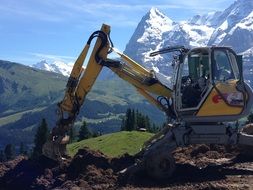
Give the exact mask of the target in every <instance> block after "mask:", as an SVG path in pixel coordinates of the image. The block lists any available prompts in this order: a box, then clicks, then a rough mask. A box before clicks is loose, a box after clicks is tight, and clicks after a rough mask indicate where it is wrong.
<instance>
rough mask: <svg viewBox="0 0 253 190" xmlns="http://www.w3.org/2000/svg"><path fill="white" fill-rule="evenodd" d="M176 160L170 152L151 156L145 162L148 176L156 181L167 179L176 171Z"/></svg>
mask: <svg viewBox="0 0 253 190" xmlns="http://www.w3.org/2000/svg"><path fill="white" fill-rule="evenodd" d="M175 168H176V165H175V159H174V157H173V156H172V154H171V153H169V152H162V153H157V154H152V155H150V156H149V157H148V158H147V160H146V161H145V169H146V172H147V174H148V175H149V176H150V177H152V178H155V179H167V178H169V177H171V176H172V175H173V173H174V171H175Z"/></svg>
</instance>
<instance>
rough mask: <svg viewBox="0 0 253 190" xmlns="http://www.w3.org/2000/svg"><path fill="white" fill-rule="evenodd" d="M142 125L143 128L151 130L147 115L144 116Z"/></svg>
mask: <svg viewBox="0 0 253 190" xmlns="http://www.w3.org/2000/svg"><path fill="white" fill-rule="evenodd" d="M144 125H145V128H146V129H147V131H149V132H151V124H150V119H149V117H148V116H147V115H146V116H145V117H144Z"/></svg>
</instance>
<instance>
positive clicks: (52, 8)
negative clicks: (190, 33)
mask: <svg viewBox="0 0 253 190" xmlns="http://www.w3.org/2000/svg"><path fill="white" fill-rule="evenodd" d="M233 2H234V0H205V1H203V0H182V1H180V0H154V1H148V0H146V1H144V0H142V1H141V0H139V1H138V0H125V1H119V0H109V1H104V0H92V1H91V0H1V4H0V12H1V14H0V23H1V24H0V43H1V45H0V59H2V60H9V61H15V62H18V63H23V64H34V63H36V62H39V61H41V60H42V59H46V60H47V61H48V62H52V61H54V60H63V61H65V62H74V60H75V58H76V57H77V56H78V55H79V53H80V51H81V49H82V48H83V46H84V44H85V43H86V41H87V39H88V37H89V35H90V34H91V33H92V32H93V31H95V30H98V29H100V27H101V25H102V23H106V24H109V25H111V27H112V28H111V30H112V31H111V38H112V40H113V43H114V45H115V47H117V48H118V49H120V50H121V51H123V50H124V48H125V46H126V44H127V42H128V41H129V39H130V37H131V35H132V34H133V32H134V30H135V28H136V26H137V24H138V22H139V21H140V20H141V18H142V16H144V15H145V14H146V13H147V12H148V11H149V10H150V9H151V8H152V7H157V8H158V9H159V10H161V11H162V12H163V13H165V14H166V15H167V16H168V17H170V18H171V19H172V20H174V21H182V20H187V19H189V18H191V17H192V16H194V15H196V14H203V13H207V12H210V11H215V10H224V9H225V8H227V7H228V6H229V5H230V4H232V3H233Z"/></svg>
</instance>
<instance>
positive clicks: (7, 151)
mask: <svg viewBox="0 0 253 190" xmlns="http://www.w3.org/2000/svg"><path fill="white" fill-rule="evenodd" d="M49 133H50V131H49V128H48V125H47V122H46V120H45V119H42V121H41V123H40V124H39V126H38V128H37V131H36V134H35V136H34V147H33V149H32V150H31V151H30V150H28V147H26V146H25V145H24V143H23V142H21V143H20V147H19V151H17V150H16V148H15V146H14V145H13V144H7V145H6V146H5V148H4V150H0V162H3V161H8V160H11V159H13V158H15V156H16V154H18V155H25V156H28V157H30V158H37V157H39V156H41V155H42V147H43V145H44V143H45V142H46V141H47V139H48V137H49ZM68 135H69V136H70V142H75V141H81V140H84V139H88V138H91V137H97V136H99V135H101V134H99V133H97V132H91V131H90V130H89V129H88V127H87V123H86V122H85V121H83V123H82V125H81V127H80V130H79V133H78V134H76V132H75V128H74V127H73V128H71V130H70V131H69V134H68Z"/></svg>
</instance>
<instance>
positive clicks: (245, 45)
mask: <svg viewBox="0 0 253 190" xmlns="http://www.w3.org/2000/svg"><path fill="white" fill-rule="evenodd" d="M174 45H184V46H185V47H199V46H212V45H219V46H232V47H233V49H234V50H235V51H236V52H237V53H242V54H243V55H244V58H245V59H244V61H245V62H246V64H248V63H249V61H252V60H253V1H252V0H237V1H235V2H234V3H233V4H231V5H230V6H229V7H228V8H227V9H225V10H224V11H219V12H211V13H207V14H204V15H196V16H194V17H193V18H191V19H189V20H188V21H182V22H173V21H172V20H171V19H170V18H168V17H167V16H166V15H165V14H163V13H162V12H161V11H159V10H158V9H156V8H152V9H151V10H150V11H149V12H148V13H147V14H146V15H145V16H144V17H143V18H142V19H141V21H140V23H139V24H138V26H137V28H136V30H135V32H134V34H133V36H132V37H131V39H130V41H129V42H128V44H127V46H126V49H125V51H124V53H125V54H127V55H129V56H130V57H132V58H133V59H134V60H136V61H137V62H139V63H140V64H143V65H144V66H145V67H147V68H149V69H153V70H155V71H156V72H159V73H162V74H164V75H167V76H171V74H172V68H171V67H170V66H169V65H170V63H169V62H170V61H171V57H168V55H159V56H156V57H150V56H149V54H150V52H152V51H155V50H157V49H161V48H164V47H168V46H174Z"/></svg>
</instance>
